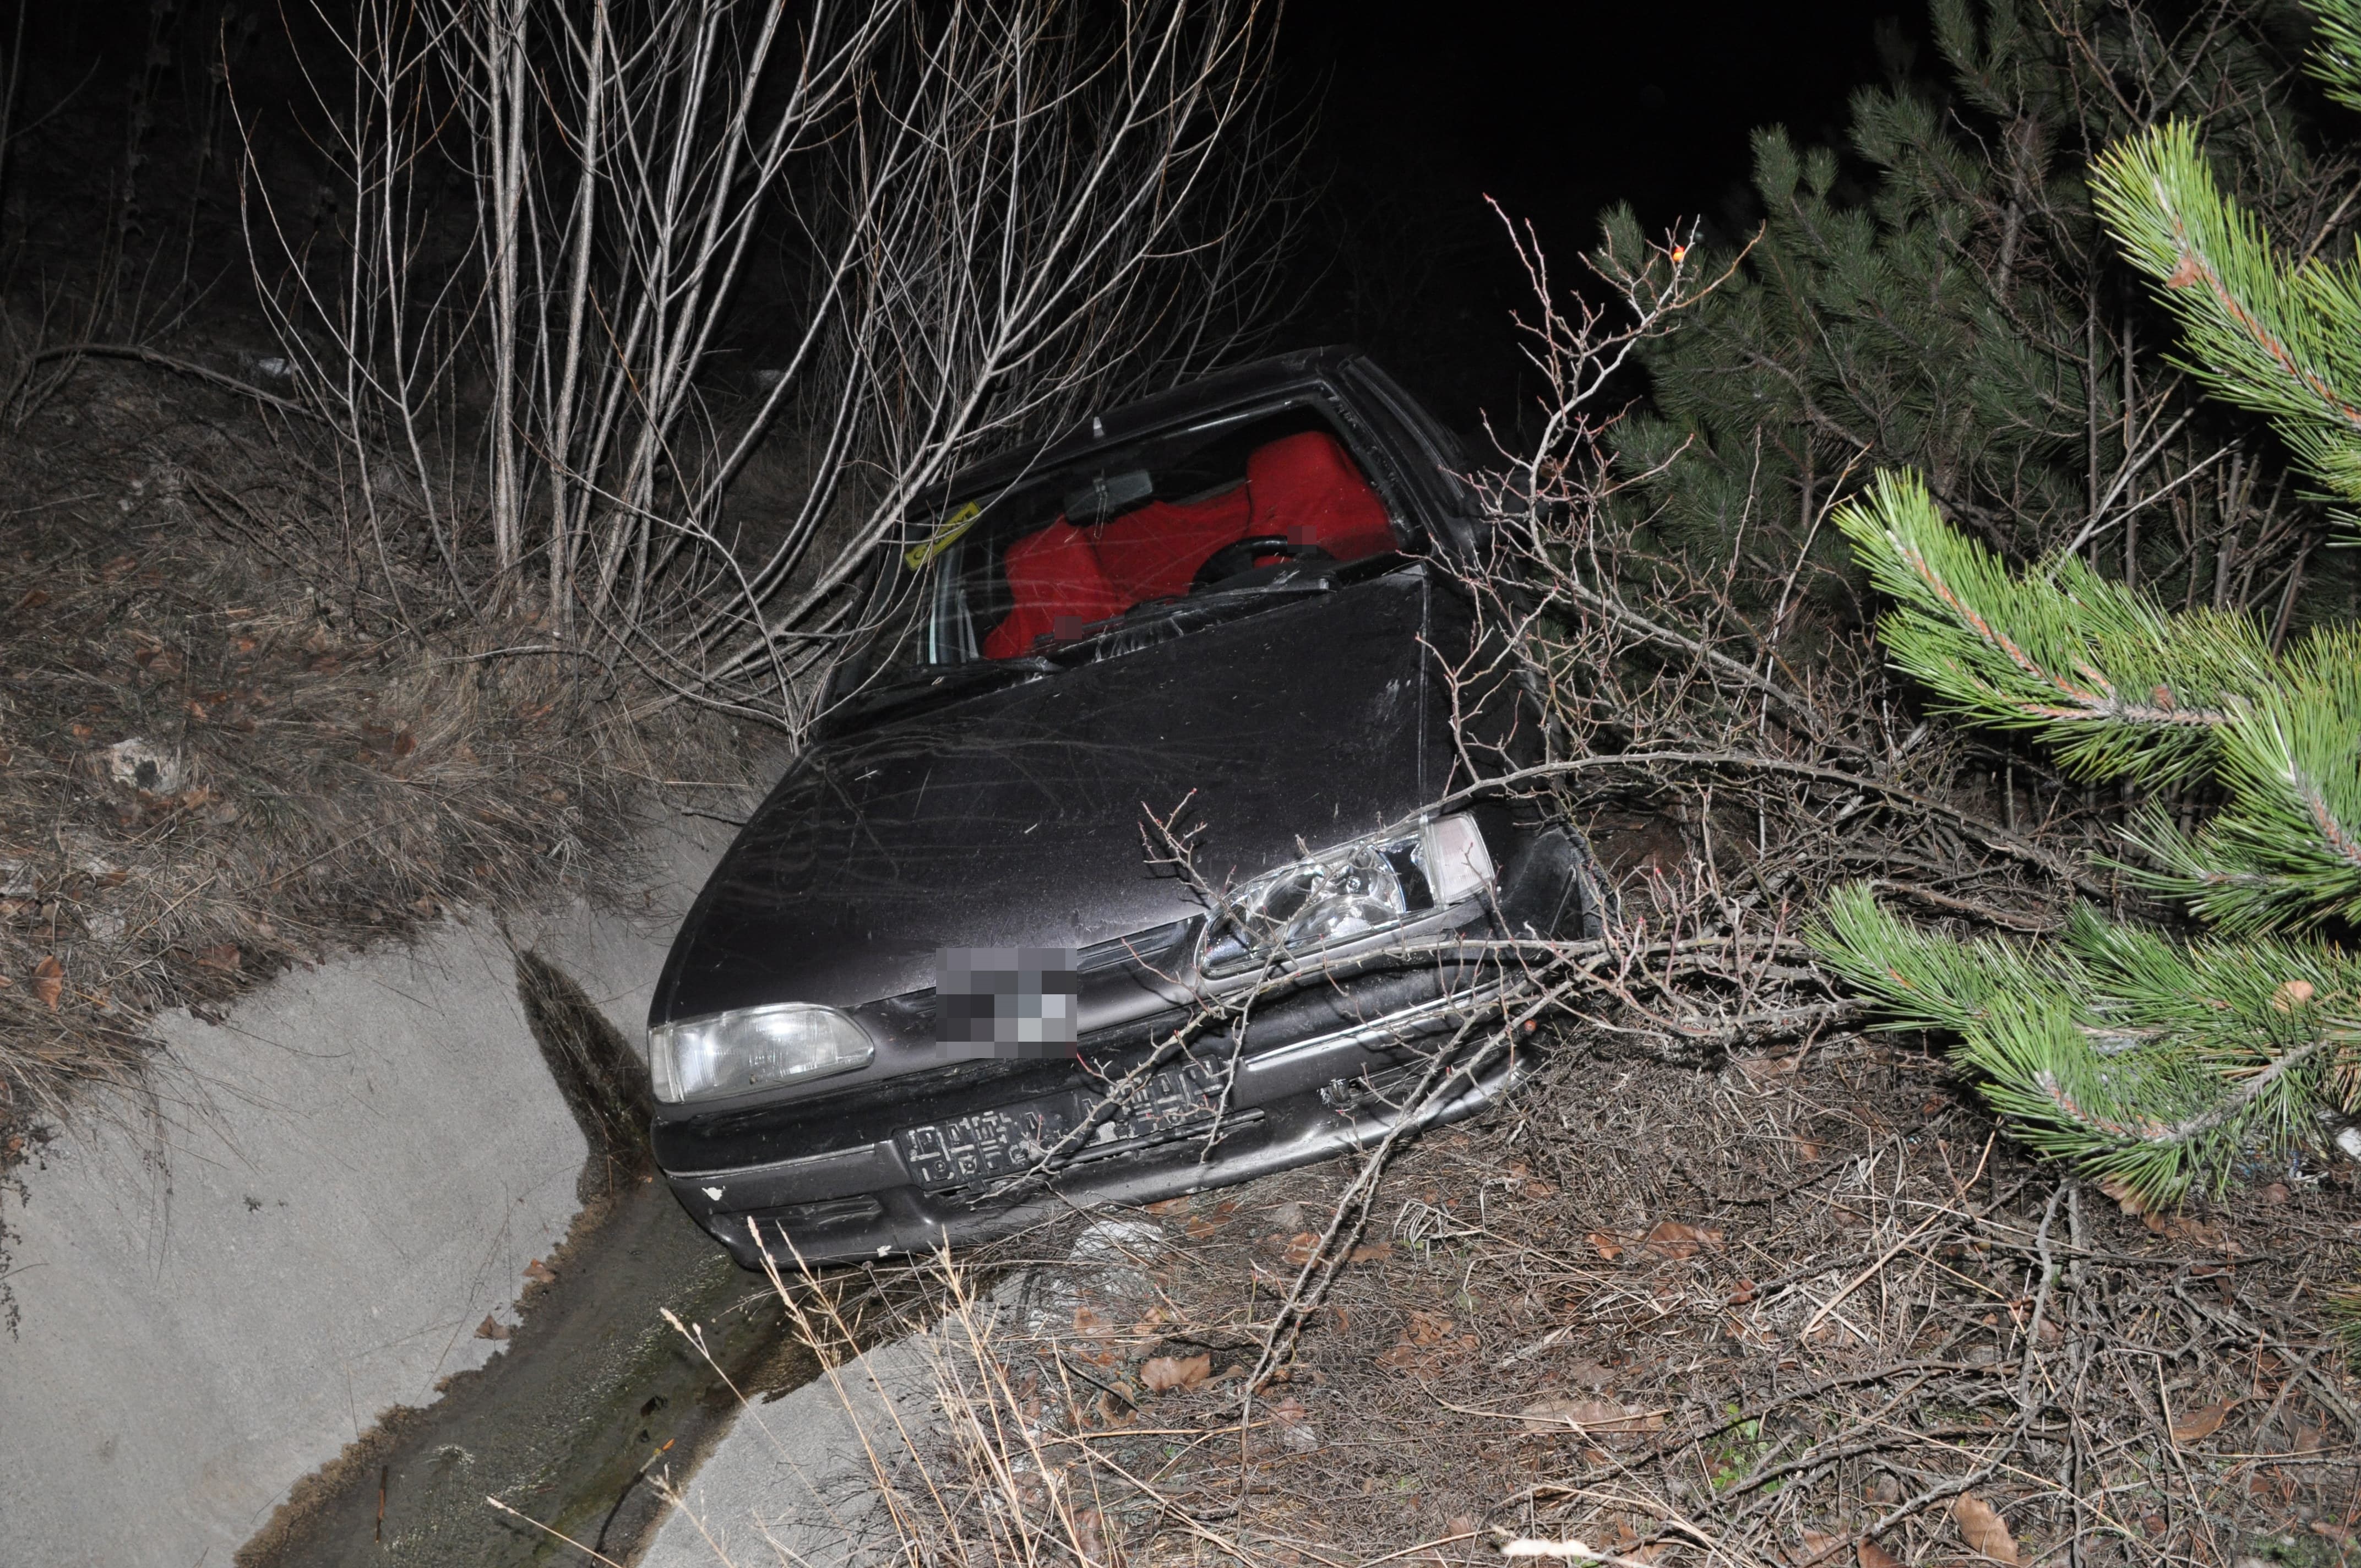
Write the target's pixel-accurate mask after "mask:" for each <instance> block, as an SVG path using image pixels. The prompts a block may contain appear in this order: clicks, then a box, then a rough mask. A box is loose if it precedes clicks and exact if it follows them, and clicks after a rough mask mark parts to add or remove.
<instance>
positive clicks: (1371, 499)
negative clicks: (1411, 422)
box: [983, 430, 1394, 659]
mask: <svg viewBox="0 0 2361 1568" xmlns="http://www.w3.org/2000/svg"><path fill="white" fill-rule="evenodd" d="M1265 535H1269V536H1271V537H1275V538H1284V539H1286V540H1287V541H1288V542H1289V543H1291V544H1294V545H1296V546H1297V547H1298V548H1312V549H1318V550H1324V551H1326V552H1327V553H1328V554H1330V555H1333V556H1334V557H1335V558H1336V559H1337V560H1339V561H1357V560H1359V559H1360V558H1361V557H1363V556H1365V555H1375V554H1378V553H1379V552H1380V551H1385V550H1391V549H1393V548H1394V533H1393V526H1392V524H1391V523H1390V522H1389V521H1388V520H1387V517H1386V503H1385V502H1384V501H1382V500H1380V499H1378V493H1377V492H1376V491H1375V490H1373V489H1371V488H1369V482H1368V480H1367V479H1365V478H1363V477H1361V471H1360V469H1358V468H1356V467H1355V466H1354V465H1353V459H1352V458H1351V457H1350V456H1348V455H1346V454H1345V448H1344V447H1343V446H1342V445H1340V444H1338V443H1337V440H1336V438H1335V437H1334V436H1333V435H1331V434H1329V433H1327V432H1326V431H1324V430H1307V431H1304V432H1301V433H1299V434H1295V435H1288V436H1282V437H1280V438H1279V440H1277V441H1272V442H1267V443H1265V444H1263V445H1261V446H1258V447H1257V448H1256V449H1255V451H1254V454H1253V455H1251V456H1249V457H1248V458H1247V459H1246V483H1245V484H1243V485H1238V486H1235V487H1234V488H1230V489H1227V490H1224V491H1223V492H1222V493H1221V494H1219V495H1216V496H1209V497H1207V498H1206V499H1203V500H1201V501H1191V502H1189V503H1187V504H1185V505H1176V504H1174V503H1172V502H1170V501H1149V502H1148V504H1147V505H1145V506H1142V507H1137V508H1135V509H1134V510H1130V511H1127V512H1126V513H1125V514H1124V515H1123V516H1121V517H1119V518H1116V519H1115V521H1112V522H1105V523H1101V524H1100V525H1098V526H1097V527H1095V528H1076V527H1075V526H1073V524H1071V523H1070V522H1068V521H1066V520H1065V519H1064V518H1062V517H1061V518H1060V519H1059V520H1058V521H1055V522H1053V523H1051V524H1049V527H1047V528H1044V529H1040V530H1038V531H1037V532H1032V533H1028V534H1026V535H1025V536H1024V537H1023V538H1021V539H1019V540H1017V541H1016V543H1013V544H1011V545H1010V546H1009V547H1008V554H1007V555H1006V556H1005V558H1004V559H1003V562H1002V565H1003V569H1004V570H1005V572H1006V574H1007V577H1008V591H1009V594H1010V596H1011V597H1012V598H1014V599H1015V601H1016V605H1015V608H1014V609H1011V610H1010V611H1009V612H1008V614H1007V615H1006V616H1005V617H1003V618H1002V620H1001V622H1000V624H999V625H997V626H995V627H994V628H993V629H992V630H991V632H990V633H989V634H987V635H986V636H985V638H984V640H983V656H984V657H985V658H987V659H1013V658H1015V657H1016V656H1017V655H1018V654H1020V653H1024V652H1028V651H1029V650H1030V649H1031V648H1032V647H1033V644H1034V643H1035V642H1036V641H1038V639H1040V638H1041V637H1042V636H1044V635H1049V636H1052V637H1056V638H1060V639H1063V638H1067V637H1071V636H1075V635H1078V634H1079V633H1080V632H1081V630H1082V628H1083V627H1085V626H1088V625H1091V624H1092V623H1093V622H1094V621H1101V620H1109V619H1112V618H1113V617H1115V616H1118V615H1121V614H1122V613H1123V612H1124V611H1125V610H1126V609H1130V608H1131V607H1132V606H1134V605H1136V604H1145V603H1146V602H1147V601H1148V600H1149V599H1155V598H1176V597H1178V596H1180V595H1181V594H1185V593H1187V592H1188V591H1189V587H1190V584H1191V581H1192V580H1193V579H1194V578H1195V576H1196V575H1197V570H1198V568H1199V567H1201V566H1202V565H1204V564H1205V561H1206V559H1207V557H1209V556H1211V555H1212V554H1213V552H1214V551H1216V550H1219V549H1220V548H1222V546H1224V545H1225V544H1230V543H1235V542H1236V541H1238V540H1241V539H1254V538H1261V537H1263V536H1265Z"/></svg>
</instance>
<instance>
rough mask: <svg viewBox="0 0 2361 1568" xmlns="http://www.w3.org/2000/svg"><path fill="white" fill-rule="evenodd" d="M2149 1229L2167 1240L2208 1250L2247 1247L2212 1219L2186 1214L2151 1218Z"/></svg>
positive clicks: (2226, 1250)
mask: <svg viewBox="0 0 2361 1568" xmlns="http://www.w3.org/2000/svg"><path fill="white" fill-rule="evenodd" d="M2147 1227H2148V1229H2149V1230H2152V1231H2154V1232H2155V1233H2156V1234H2158V1235H2160V1236H2162V1237H2164V1238H2165V1239H2166V1240H2167V1241H2176V1242H2186V1243H2187V1244H2188V1245H2191V1246H2193V1247H2202V1248H2204V1249H2205V1250H2206V1251H2208V1252H2221V1253H2235V1252H2244V1251H2245V1250H2246V1249H2245V1248H2244V1247H2242V1246H2240V1245H2238V1244H2237V1243H2236V1242H2234V1241H2232V1240H2231V1239H2230V1238H2229V1236H2228V1235H2227V1234H2225V1233H2224V1231H2223V1229H2222V1227H2221V1226H2220V1225H2218V1224H2216V1223H2213V1222H2211V1221H2207V1220H2197V1219H2191V1217H2190V1216H2188V1215H2186V1214H2168V1215H2166V1216H2165V1217H2164V1218H2162V1219H2161V1220H2158V1219H2150V1220H2149V1221H2148V1223H2147Z"/></svg>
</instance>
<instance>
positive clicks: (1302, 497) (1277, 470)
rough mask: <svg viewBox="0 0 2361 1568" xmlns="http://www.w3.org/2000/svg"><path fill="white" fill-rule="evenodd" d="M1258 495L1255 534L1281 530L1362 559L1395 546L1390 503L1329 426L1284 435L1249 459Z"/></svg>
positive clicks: (1249, 480) (1345, 557)
mask: <svg viewBox="0 0 2361 1568" xmlns="http://www.w3.org/2000/svg"><path fill="white" fill-rule="evenodd" d="M1246 488H1247V489H1248V490H1249V491H1250V492H1252V493H1253V496H1254V526H1253V527H1252V528H1250V529H1248V530H1247V532H1248V533H1252V534H1265V533H1268V534H1276V535H1279V536H1282V537H1284V538H1285V539H1286V540H1287V542H1288V543H1290V544H1294V545H1297V546H1299V547H1301V546H1303V545H1312V546H1314V547H1316V548H1318V549H1322V550H1325V551H1326V552H1328V554H1331V555H1334V557H1336V559H1338V560H1339V561H1357V560H1359V559H1361V557H1363V556H1364V555H1375V554H1378V552H1379V551H1382V550H1391V549H1392V548H1394V531H1393V525H1392V524H1391V523H1390V522H1389V521H1387V520H1386V503H1385V502H1383V501H1381V500H1379V499H1378V493H1377V491H1375V490H1373V489H1371V488H1369V481H1368V480H1367V479H1365V478H1363V477H1361V471H1360V469H1358V468H1356V467H1355V466H1353V460H1352V458H1350V457H1348V456H1346V455H1345V449H1344V447H1342V446H1340V445H1338V444H1337V442H1336V438H1335V437H1334V436H1333V435H1331V434H1329V433H1327V432H1326V431H1324V430H1307V431H1305V432H1303V433H1301V434H1300V435H1290V436H1283V437H1281V438H1280V439H1279V440H1277V441H1274V442H1271V443H1269V444H1267V445H1263V446H1258V447H1257V448H1256V449H1255V454H1254V455H1253V456H1251V457H1249V458H1247V459H1246Z"/></svg>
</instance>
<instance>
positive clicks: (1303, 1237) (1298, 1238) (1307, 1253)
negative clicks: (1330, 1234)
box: [1286, 1231, 1320, 1268]
mask: <svg viewBox="0 0 2361 1568" xmlns="http://www.w3.org/2000/svg"><path fill="white" fill-rule="evenodd" d="M1319 1253H1320V1238H1319V1237H1318V1236H1317V1235H1315V1234H1312V1232H1310V1231H1298V1232H1296V1233H1295V1234H1293V1235H1291V1236H1290V1237H1288V1238H1287V1253H1286V1257H1287V1261H1288V1262H1290V1263H1291V1264H1293V1265H1294V1266H1296V1267H1298V1268H1301V1267H1302V1266H1304V1265H1305V1264H1307V1263H1310V1262H1311V1261H1312V1259H1313V1258H1314V1257H1316V1256H1318V1255H1319Z"/></svg>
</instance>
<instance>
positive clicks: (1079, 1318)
mask: <svg viewBox="0 0 2361 1568" xmlns="http://www.w3.org/2000/svg"><path fill="white" fill-rule="evenodd" d="M1074 1332H1076V1333H1078V1334H1087V1335H1089V1336H1090V1337H1091V1338H1093V1339H1105V1338H1107V1337H1109V1336H1110V1335H1112V1334H1113V1333H1114V1332H1115V1320H1114V1319H1112V1318H1110V1317H1108V1316H1107V1315H1106V1314H1105V1313H1104V1312H1102V1311H1100V1310H1098V1309H1097V1308H1095V1307H1077V1308H1075V1309H1074Z"/></svg>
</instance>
